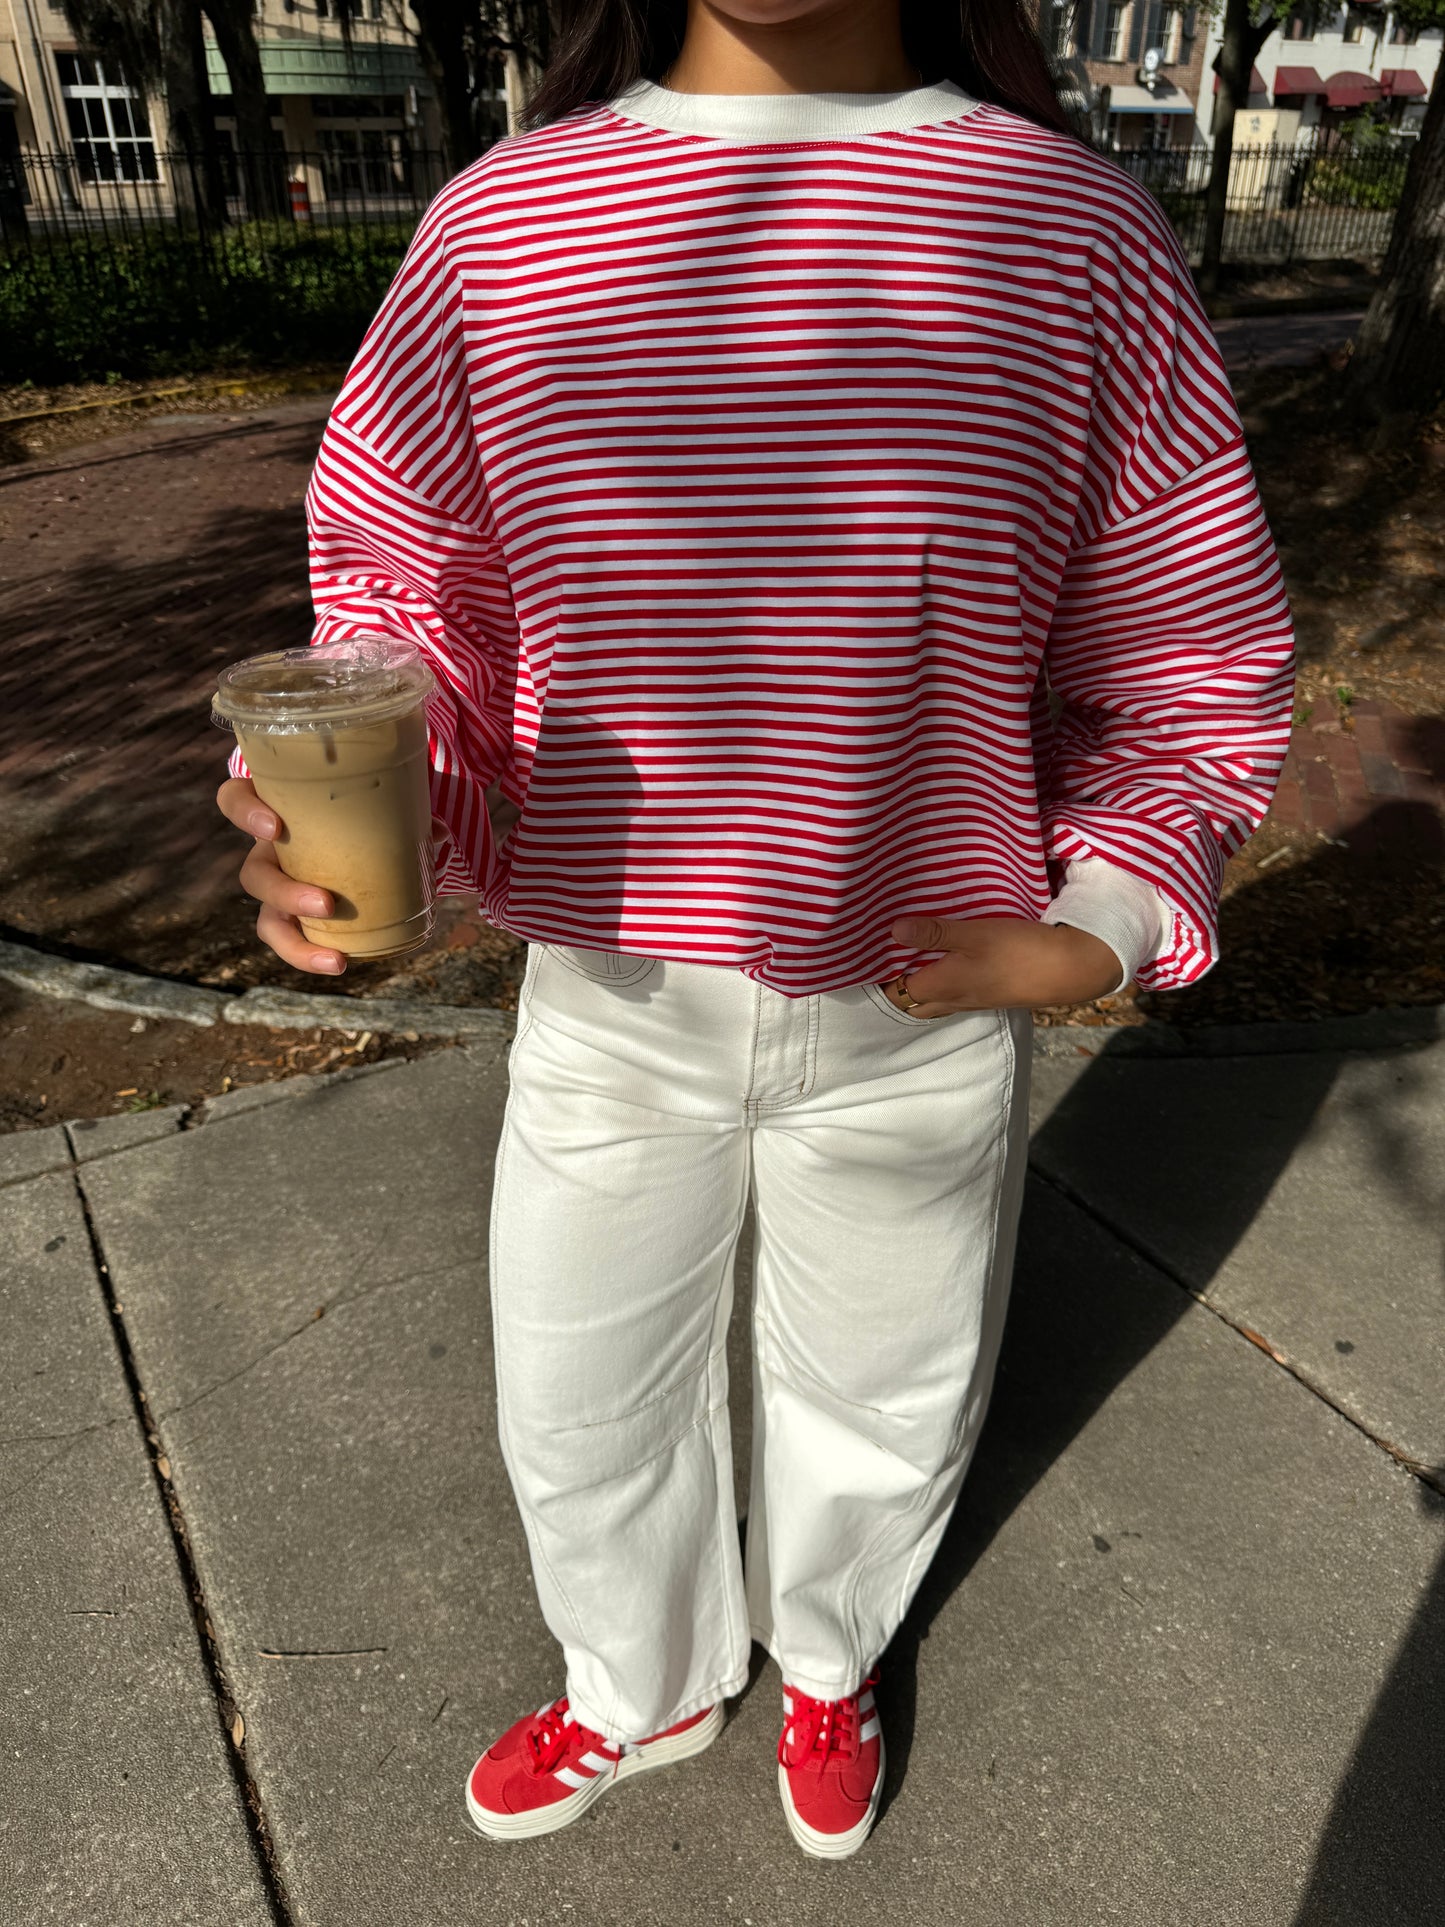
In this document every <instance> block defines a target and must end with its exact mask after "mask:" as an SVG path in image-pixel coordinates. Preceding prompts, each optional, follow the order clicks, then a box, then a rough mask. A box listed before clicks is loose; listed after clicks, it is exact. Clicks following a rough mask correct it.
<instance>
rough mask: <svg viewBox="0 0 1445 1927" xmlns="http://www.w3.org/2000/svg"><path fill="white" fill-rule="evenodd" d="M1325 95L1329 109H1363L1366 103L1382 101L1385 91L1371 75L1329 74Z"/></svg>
mask: <svg viewBox="0 0 1445 1927" xmlns="http://www.w3.org/2000/svg"><path fill="white" fill-rule="evenodd" d="M1325 95H1326V98H1327V99H1328V101H1329V104H1330V106H1331V107H1363V106H1364V105H1365V103H1366V101H1370V100H1383V99H1384V95H1385V90H1384V88H1383V87H1381V85H1380V83H1379V81H1378V80H1376V78H1375V76H1374V75H1373V74H1331V75H1330V77H1329V79H1328V80H1327V81H1326V82H1325Z"/></svg>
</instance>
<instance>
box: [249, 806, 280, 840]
mask: <svg viewBox="0 0 1445 1927" xmlns="http://www.w3.org/2000/svg"><path fill="white" fill-rule="evenodd" d="M246 827H247V828H248V829H249V830H250V832H251V834H252V836H264V837H268V838H269V837H273V836H275V834H276V832H277V831H278V830H279V829H280V827H281V825H280V824H279V823H278V822H277V821H276V819H275V817H274V816H272V814H271V812H270V811H269V810H252V812H251V815H250V817H249V818H248V819H247V824H246Z"/></svg>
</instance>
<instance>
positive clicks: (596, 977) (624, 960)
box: [544, 943, 658, 989]
mask: <svg viewBox="0 0 1445 1927" xmlns="http://www.w3.org/2000/svg"><path fill="white" fill-rule="evenodd" d="M544 948H545V950H546V952H547V955H548V956H549V957H555V958H556V959H557V961H558V963H559V964H562V965H563V966H564V967H565V968H566V969H568V970H570V971H571V972H572V973H573V974H574V976H578V977H586V978H587V979H588V980H589V982H591V983H594V984H612V985H614V986H615V987H616V988H618V989H620V988H621V987H622V986H623V985H624V984H640V983H641V982H642V980H643V978H644V977H646V976H647V975H648V973H649V972H650V971H653V970H656V968H657V965H658V959H657V958H656V957H639V956H635V955H633V954H631V953H629V952H628V951H625V950H582V949H579V948H578V946H577V945H576V944H570V943H549V944H546V945H545V946H544Z"/></svg>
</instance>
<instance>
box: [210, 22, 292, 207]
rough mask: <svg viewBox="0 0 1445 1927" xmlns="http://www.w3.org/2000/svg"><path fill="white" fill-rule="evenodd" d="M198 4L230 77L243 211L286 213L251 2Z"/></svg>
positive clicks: (282, 169) (282, 163) (282, 161)
mask: <svg viewBox="0 0 1445 1927" xmlns="http://www.w3.org/2000/svg"><path fill="white" fill-rule="evenodd" d="M204 4H205V12H206V17H207V19H208V20H209V21H210V23H211V26H212V27H213V28H214V30H215V35H216V45H217V46H218V47H219V48H220V50H221V58H222V60H224V61H225V63H226V72H227V74H228V75H229V76H230V81H231V104H232V107H233V109H234V111H235V115H236V147H237V149H238V150H239V152H238V159H239V162H240V169H241V180H242V183H243V185H244V189H245V195H246V211H247V213H249V214H252V215H259V216H261V217H263V218H264V217H266V216H268V215H269V216H274V215H282V214H289V213H290V201H289V198H288V195H287V191H286V157H285V154H284V152H283V151H282V147H281V142H280V141H279V139H278V138H277V136H276V130H275V129H274V128H273V127H272V125H271V114H270V110H269V109H268V107H267V105H266V81H265V78H264V76H263V74H262V72H261V50H260V48H259V47H258V46H257V45H256V29H255V26H254V24H253V20H252V13H251V0H204Z"/></svg>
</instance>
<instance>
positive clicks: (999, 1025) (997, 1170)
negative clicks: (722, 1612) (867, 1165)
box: [843, 1009, 1018, 1677]
mask: <svg viewBox="0 0 1445 1927" xmlns="http://www.w3.org/2000/svg"><path fill="white" fill-rule="evenodd" d="M995 1035H996V1036H1000V1037H1001V1038H1002V1041H1003V1046H1004V1056H1005V1063H1004V1076H1003V1080H1002V1081H1003V1090H1004V1093H1005V1097H1006V1102H1005V1103H1004V1104H1003V1106H1002V1107H1001V1114H1002V1120H1003V1128H1002V1129H1001V1130H998V1131H997V1132H996V1134H995V1150H994V1181H993V1191H992V1199H991V1203H990V1209H989V1229H988V1239H989V1253H988V1264H987V1266H986V1267H985V1270H984V1280H985V1283H984V1301H983V1307H982V1308H981V1309H986V1307H987V1304H988V1300H989V1298H990V1296H991V1295H992V1293H993V1291H994V1290H995V1289H996V1280H995V1278H994V1270H995V1267H996V1264H997V1261H998V1260H997V1254H998V1218H999V1207H1000V1203H1001V1201H1002V1196H1003V1173H1004V1170H1005V1167H1006V1162H1007V1155H1008V1137H1009V1126H1010V1122H1011V1117H1010V1113H1011V1111H1012V1104H1013V1089H1014V1078H1015V1073H1016V1070H1017V1064H1018V1054H1017V1052H1016V1050H1015V1049H1014V1039H1013V1032H1012V1031H1011V1030H1010V1029H1009V1024H1008V1013H1007V1011H1005V1010H1003V1009H1000V1010H998V1011H996V1012H995ZM982 1330H983V1322H982V1316H980V1338H981V1337H982ZM976 1369H977V1360H975V1370H976ZM966 1390H967V1388H966V1387H965V1391H966ZM967 1419H968V1401H967V1398H966V1397H965V1398H963V1399H961V1400H960V1401H959V1409H958V1415H957V1417H956V1418H955V1420H954V1423H953V1428H952V1430H951V1432H950V1434H949V1440H948V1445H947V1448H946V1450H945V1465H944V1466H941V1467H940V1468H939V1470H938V1471H937V1472H935V1473H934V1474H933V1476H932V1478H930V1479H928V1480H926V1481H925V1482H924V1484H923V1485H922V1486H920V1488H919V1490H918V1492H917V1494H916V1495H915V1496H914V1499H913V1501H912V1503H911V1504H909V1505H908V1506H907V1507H905V1508H904V1510H903V1511H901V1512H898V1513H895V1514H894V1516H893V1518H892V1519H890V1520H888V1521H886V1522H885V1523H884V1525H883V1526H881V1527H880V1528H879V1530H878V1531H877V1532H876V1533H875V1534H874V1535H873V1538H872V1539H871V1540H870V1541H869V1543H868V1545H867V1546H866V1547H864V1549H863V1551H862V1552H861V1553H860V1555H859V1557H858V1559H857V1560H856V1562H855V1563H854V1566H853V1570H852V1573H851V1575H850V1577H849V1580H848V1585H847V1589H846V1592H845V1595H844V1597H845V1601H846V1604H845V1609H844V1615H843V1616H844V1618H845V1619H846V1622H847V1625H848V1630H849V1635H850V1637H851V1639H852V1655H851V1656H850V1657H856V1656H858V1655H861V1652H862V1644H863V1642H862V1635H861V1631H860V1629H859V1625H858V1595H859V1592H860V1591H861V1589H862V1585H863V1575H864V1573H865V1572H866V1571H867V1570H868V1568H869V1567H870V1566H871V1565H872V1564H873V1563H874V1561H875V1559H876V1558H877V1555H878V1551H879V1548H880V1547H881V1545H882V1544H883V1542H884V1541H885V1539H886V1538H887V1537H888V1535H889V1534H890V1532H893V1531H895V1530H901V1528H902V1527H903V1526H905V1525H906V1524H907V1523H908V1522H909V1520H910V1519H912V1518H913V1517H914V1515H915V1514H916V1513H918V1512H920V1511H922V1510H923V1507H924V1503H925V1501H926V1500H927V1499H928V1498H929V1496H930V1495H931V1494H932V1492H933V1490H934V1488H935V1487H936V1486H937V1484H938V1482H939V1480H940V1479H941V1478H942V1477H943V1474H944V1471H945V1470H946V1469H948V1468H949V1467H951V1466H952V1463H953V1461H954V1459H955V1458H956V1457H957V1455H958V1450H959V1446H960V1443H961V1441H962V1438H963V1430H964V1426H965V1424H966V1423H967ZM857 1663H858V1664H859V1666H860V1667H861V1664H862V1661H861V1658H858V1659H857ZM860 1677H861V1674H860Z"/></svg>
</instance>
